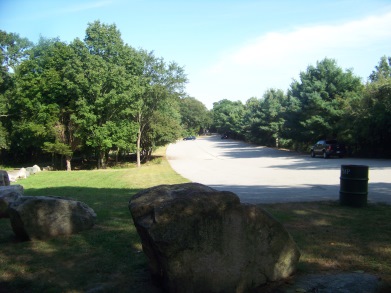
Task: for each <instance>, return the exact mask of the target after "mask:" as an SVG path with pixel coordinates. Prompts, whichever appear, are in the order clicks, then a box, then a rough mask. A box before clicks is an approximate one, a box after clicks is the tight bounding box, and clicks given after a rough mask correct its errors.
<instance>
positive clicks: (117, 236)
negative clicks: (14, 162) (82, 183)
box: [0, 187, 159, 293]
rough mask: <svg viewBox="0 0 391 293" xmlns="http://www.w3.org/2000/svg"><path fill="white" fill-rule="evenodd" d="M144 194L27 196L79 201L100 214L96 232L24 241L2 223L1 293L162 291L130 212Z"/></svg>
mask: <svg viewBox="0 0 391 293" xmlns="http://www.w3.org/2000/svg"><path fill="white" fill-rule="evenodd" d="M138 191H139V190H138V189H105V188H103V189H102V188H99V189H98V188H84V187H80V188H79V187H58V188H45V189H28V190H26V191H25V195H32V196H37V195H52V196H62V197H67V198H73V199H76V200H79V201H82V202H84V203H86V204H87V205H89V206H90V207H91V208H92V209H94V211H95V212H96V214H97V223H96V225H95V226H94V227H93V229H91V230H88V231H84V232H82V233H79V234H74V235H72V236H68V237H57V238H54V239H50V240H46V241H28V242H18V241H16V239H15V238H14V235H13V231H12V228H11V225H10V222H9V220H8V219H1V220H0V292H1V293H3V292H71V291H72V292H86V291H89V290H91V291H94V290H95V291H99V292H159V291H158V289H157V288H155V287H153V286H152V285H151V282H150V279H149V274H148V272H147V263H146V259H145V256H144V254H143V253H142V247H141V242H140V239H139V236H138V234H137V232H136V229H135V227H134V225H133V221H132V218H131V214H130V212H129V209H128V202H129V200H130V198H131V197H132V196H133V195H134V194H135V193H137V192H138Z"/></svg>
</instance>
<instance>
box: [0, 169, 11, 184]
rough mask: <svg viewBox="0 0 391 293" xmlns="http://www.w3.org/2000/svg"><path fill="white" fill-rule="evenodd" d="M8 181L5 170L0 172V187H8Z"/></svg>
mask: <svg viewBox="0 0 391 293" xmlns="http://www.w3.org/2000/svg"><path fill="white" fill-rule="evenodd" d="M9 185H10V179H9V177H8V173H7V171H5V170H0V186H9Z"/></svg>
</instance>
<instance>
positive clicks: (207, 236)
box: [129, 183, 300, 293]
mask: <svg viewBox="0 0 391 293" xmlns="http://www.w3.org/2000/svg"><path fill="white" fill-rule="evenodd" d="M129 209H130V212H131V214H132V217H133V221H134V224H135V226H136V228H137V231H138V233H139V235H140V238H141V242H142V245H143V250H144V253H145V254H146V256H147V258H148V263H149V269H150V272H151V275H152V278H153V280H154V281H155V282H157V283H158V284H160V285H161V286H162V287H163V289H164V290H165V291H167V292H186V293H193V292H236V293H240V292H247V291H249V290H251V289H254V288H256V287H259V286H260V285H262V284H265V283H267V282H269V281H276V280H280V279H283V278H286V277H288V276H289V275H291V274H292V273H293V272H294V271H295V268H296V264H297V262H298V260H299V257H300V253H299V250H298V248H297V246H296V244H295V242H294V241H293V240H292V238H291V236H290V235H289V233H288V232H287V231H286V230H285V229H284V227H283V226H282V225H281V224H280V223H279V222H278V221H277V220H275V219H274V218H273V217H272V216H271V215H270V214H268V213H267V212H266V211H264V210H263V209H262V208H260V207H259V206H256V205H245V204H241V203H240V200H239V198H238V196H237V195H235V194H234V193H231V192H227V191H223V192H221V191H216V190H214V189H212V188H210V187H207V186H204V185H201V184H196V183H187V184H178V185H171V186H170V185H161V186H157V187H153V188H150V189H147V190H144V191H141V192H140V193H138V194H136V195H135V196H133V198H131V200H130V202H129Z"/></svg>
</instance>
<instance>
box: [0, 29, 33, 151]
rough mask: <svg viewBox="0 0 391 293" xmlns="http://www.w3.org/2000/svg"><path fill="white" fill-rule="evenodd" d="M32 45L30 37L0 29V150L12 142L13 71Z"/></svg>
mask: <svg viewBox="0 0 391 293" xmlns="http://www.w3.org/2000/svg"><path fill="white" fill-rule="evenodd" d="M31 46H32V43H31V42H30V41H29V40H28V39H26V38H21V37H20V36H19V35H18V34H15V33H7V32H5V31H2V30H0V50H1V54H0V152H1V149H7V148H8V147H9V144H10V138H9V130H7V128H8V129H10V127H11V125H10V123H9V121H10V119H9V113H8V109H9V99H10V96H12V91H13V90H14V74H13V73H14V71H15V69H16V67H17V65H19V64H20V62H22V60H24V59H25V58H26V56H27V51H28V50H29V49H30V48H31ZM5 119H7V120H5ZM2 120H3V122H6V123H5V124H6V125H5V124H4V123H3V122H2ZM7 122H8V123H7Z"/></svg>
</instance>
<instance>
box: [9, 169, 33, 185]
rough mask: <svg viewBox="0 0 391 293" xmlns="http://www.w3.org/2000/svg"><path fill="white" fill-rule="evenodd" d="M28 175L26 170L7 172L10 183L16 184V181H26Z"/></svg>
mask: <svg viewBox="0 0 391 293" xmlns="http://www.w3.org/2000/svg"><path fill="white" fill-rule="evenodd" d="M29 175H30V173H29V172H27V170H26V168H20V169H19V170H15V171H10V172H8V176H9V179H10V181H11V182H16V181H17V180H18V179H26V178H27V177H28V176H29Z"/></svg>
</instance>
